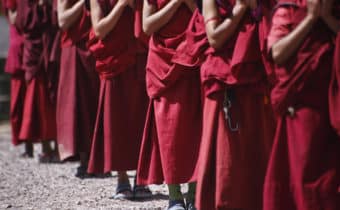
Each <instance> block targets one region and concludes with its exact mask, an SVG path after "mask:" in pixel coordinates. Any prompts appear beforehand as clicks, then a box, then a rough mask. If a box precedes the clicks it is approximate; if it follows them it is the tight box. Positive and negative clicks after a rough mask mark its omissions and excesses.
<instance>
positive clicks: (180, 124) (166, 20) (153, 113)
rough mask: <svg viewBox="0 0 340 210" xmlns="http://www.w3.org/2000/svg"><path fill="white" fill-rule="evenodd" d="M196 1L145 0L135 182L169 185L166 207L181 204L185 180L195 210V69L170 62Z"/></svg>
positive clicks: (198, 127)
mask: <svg viewBox="0 0 340 210" xmlns="http://www.w3.org/2000/svg"><path fill="white" fill-rule="evenodd" d="M195 8H196V4H195V2H194V1H192V0H178V1H169V0H145V1H144V8H143V29H144V31H145V32H146V33H147V34H150V35H151V39H150V42H149V54H148V60H147V67H146V83H147V92H148V95H149V98H150V103H149V108H148V114H147V120H146V125H145V129H144V136H143V141H142V147H141V154H140V158H139V165H138V170H137V173H138V183H141V184H162V183H163V182H165V183H166V184H167V185H168V187H169V207H168V208H169V209H185V204H184V200H183V195H182V192H181V189H180V185H179V184H181V183H190V184H189V192H188V197H187V208H188V209H194V195H195V186H196V185H195V183H194V181H195V173H194V171H195V166H196V162H197V157H198V150H199V144H200V138H201V132H200V131H201V112H202V109H201V94H200V93H201V91H200V81H199V69H198V68H188V67H185V66H183V65H180V64H177V63H175V62H173V61H172V59H173V58H174V56H175V55H176V49H177V47H178V46H179V45H180V44H181V43H182V42H183V41H184V40H185V31H186V29H187V27H188V24H189V21H190V19H191V17H192V14H193V11H194V10H195Z"/></svg>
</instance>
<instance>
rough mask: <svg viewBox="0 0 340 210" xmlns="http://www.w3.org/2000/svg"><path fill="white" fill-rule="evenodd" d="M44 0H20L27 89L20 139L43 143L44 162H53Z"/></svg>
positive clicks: (53, 129)
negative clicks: (46, 67) (44, 39)
mask: <svg viewBox="0 0 340 210" xmlns="http://www.w3.org/2000/svg"><path fill="white" fill-rule="evenodd" d="M47 6H48V5H47V3H46V2H45V1H38V0H36V1H34V0H22V1H21V0H20V1H17V17H16V26H17V28H18V29H19V30H20V31H21V32H22V33H23V36H24V41H23V42H24V45H23V63H22V64H23V65H22V68H23V70H24V72H25V73H24V74H25V81H26V92H25V101H24V105H23V106H24V109H23V118H22V123H21V129H20V133H19V139H23V140H24V141H27V142H42V150H43V152H42V154H41V156H40V158H39V160H40V161H41V162H54V161H57V159H58V157H57V155H56V154H55V152H54V151H53V149H52V147H51V145H50V140H52V139H55V138H56V125H55V104H52V103H51V101H50V98H49V92H48V88H47V86H48V85H47V84H48V81H47V77H46V69H45V66H44V63H45V61H44V58H46V56H45V55H44V47H45V46H44V42H43V34H44V32H45V29H46V26H47V25H48V24H49V18H48V13H47Z"/></svg>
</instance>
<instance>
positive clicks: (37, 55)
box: [16, 0, 49, 81]
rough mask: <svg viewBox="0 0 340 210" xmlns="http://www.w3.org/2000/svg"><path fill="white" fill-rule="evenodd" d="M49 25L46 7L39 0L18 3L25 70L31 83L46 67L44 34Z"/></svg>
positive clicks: (17, 20)
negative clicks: (22, 35) (44, 66)
mask: <svg viewBox="0 0 340 210" xmlns="http://www.w3.org/2000/svg"><path fill="white" fill-rule="evenodd" d="M48 23H49V17H48V15H47V7H46V5H43V6H41V5H39V4H38V0H20V1H17V17H16V26H17V28H18V29H19V30H20V31H21V32H23V34H24V37H25V39H24V52H23V69H24V70H25V71H26V73H25V75H26V80H28V81H30V80H31V79H32V78H33V77H34V76H35V75H36V73H37V72H38V71H39V70H41V69H42V67H43V65H44V55H43V40H42V34H43V33H44V30H45V28H46V26H47V24H48Z"/></svg>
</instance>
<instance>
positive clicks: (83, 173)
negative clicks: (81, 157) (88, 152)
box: [74, 166, 90, 179]
mask: <svg viewBox="0 0 340 210" xmlns="http://www.w3.org/2000/svg"><path fill="white" fill-rule="evenodd" d="M74 176H75V177H77V178H79V179H85V178H89V177H90V174H89V173H87V166H78V167H77V171H76V173H75V174H74Z"/></svg>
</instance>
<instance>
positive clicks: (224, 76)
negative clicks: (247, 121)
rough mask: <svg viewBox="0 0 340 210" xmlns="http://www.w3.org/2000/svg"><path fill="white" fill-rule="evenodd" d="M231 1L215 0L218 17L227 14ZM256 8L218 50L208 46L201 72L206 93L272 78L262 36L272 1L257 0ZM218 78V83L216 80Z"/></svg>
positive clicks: (264, 37) (231, 5)
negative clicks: (225, 86)
mask: <svg viewBox="0 0 340 210" xmlns="http://www.w3.org/2000/svg"><path fill="white" fill-rule="evenodd" d="M234 4H235V1H233V0H219V1H217V5H218V6H219V12H220V16H221V17H222V18H227V17H229V16H230V15H231V12H232V8H233V5H234ZM258 5H259V6H258V8H257V9H255V10H253V11H251V10H248V11H247V14H246V15H245V16H244V18H243V20H242V21H241V23H240V26H239V28H238V31H237V32H235V34H234V35H233V36H232V37H231V38H230V39H229V40H228V41H227V42H226V43H225V44H224V46H223V47H222V48H221V49H220V50H215V49H213V48H209V49H208V50H207V51H206V54H207V58H206V60H205V62H204V63H203V64H202V68H201V75H202V80H203V87H204V89H205V94H206V95H211V94H212V93H214V92H216V91H219V90H221V89H223V88H224V84H227V85H242V84H250V83H253V84H255V83H258V82H259V81H265V80H266V73H267V76H268V77H267V79H269V80H271V81H272V82H274V81H275V77H274V76H273V75H274V74H273V71H272V68H271V64H270V62H268V59H267V58H266V44H265V43H266V36H267V34H268V31H269V22H270V21H269V18H270V15H271V8H272V7H273V5H274V1H259V3H258ZM216 81H219V82H216Z"/></svg>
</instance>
